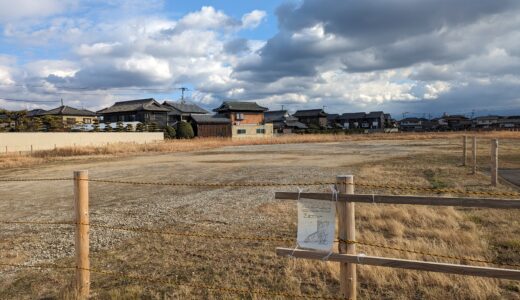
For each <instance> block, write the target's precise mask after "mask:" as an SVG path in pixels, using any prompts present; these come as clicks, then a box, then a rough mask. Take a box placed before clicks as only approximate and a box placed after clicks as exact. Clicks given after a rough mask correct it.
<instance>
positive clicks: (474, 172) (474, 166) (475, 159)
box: [471, 136, 477, 174]
mask: <svg viewBox="0 0 520 300" xmlns="http://www.w3.org/2000/svg"><path fill="white" fill-rule="evenodd" d="M471 154H472V161H473V173H472V174H477V137H476V136H473V149H472V153H471Z"/></svg>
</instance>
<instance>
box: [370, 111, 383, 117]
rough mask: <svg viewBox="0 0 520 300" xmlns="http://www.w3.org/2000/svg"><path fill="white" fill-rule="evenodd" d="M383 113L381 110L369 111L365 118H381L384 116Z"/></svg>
mask: <svg viewBox="0 0 520 300" xmlns="http://www.w3.org/2000/svg"><path fill="white" fill-rule="evenodd" d="M384 116H385V113H384V112H382V111H371V112H370V113H368V114H367V118H381V117H384Z"/></svg>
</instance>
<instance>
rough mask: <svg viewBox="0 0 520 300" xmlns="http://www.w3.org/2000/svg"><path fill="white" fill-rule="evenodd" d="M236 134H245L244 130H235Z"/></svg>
mask: <svg viewBox="0 0 520 300" xmlns="http://www.w3.org/2000/svg"><path fill="white" fill-rule="evenodd" d="M237 134H246V130H245V129H237Z"/></svg>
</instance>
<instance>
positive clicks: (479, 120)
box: [472, 116, 502, 129]
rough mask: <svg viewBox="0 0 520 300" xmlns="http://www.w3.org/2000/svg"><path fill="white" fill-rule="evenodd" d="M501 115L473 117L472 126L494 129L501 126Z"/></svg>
mask: <svg viewBox="0 0 520 300" xmlns="http://www.w3.org/2000/svg"><path fill="white" fill-rule="evenodd" d="M501 118H502V117H500V116H482V117H476V118H474V119H473V124H472V127H474V128H477V129H492V128H498V127H499V123H498V122H499V120H500V119H501Z"/></svg>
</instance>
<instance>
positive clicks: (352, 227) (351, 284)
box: [336, 175, 357, 300]
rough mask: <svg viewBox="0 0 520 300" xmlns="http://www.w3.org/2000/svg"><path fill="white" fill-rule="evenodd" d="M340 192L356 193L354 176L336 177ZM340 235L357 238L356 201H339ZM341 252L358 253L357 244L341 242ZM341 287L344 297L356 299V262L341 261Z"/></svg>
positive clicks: (350, 239) (352, 238)
mask: <svg viewBox="0 0 520 300" xmlns="http://www.w3.org/2000/svg"><path fill="white" fill-rule="evenodd" d="M336 185H337V189H338V192H339V193H341V194H354V176H353V175H340V176H337V177H336ZM337 211H338V236H339V238H340V239H341V240H344V241H355V240H356V224H355V207H354V202H338V203H337ZM339 253H347V254H356V244H352V243H342V242H340V243H339ZM339 272H340V275H339V280H340V289H341V293H342V294H343V297H345V298H347V299H350V300H355V299H356V297H357V290H356V286H357V274H356V264H351V263H340V268H339Z"/></svg>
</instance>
